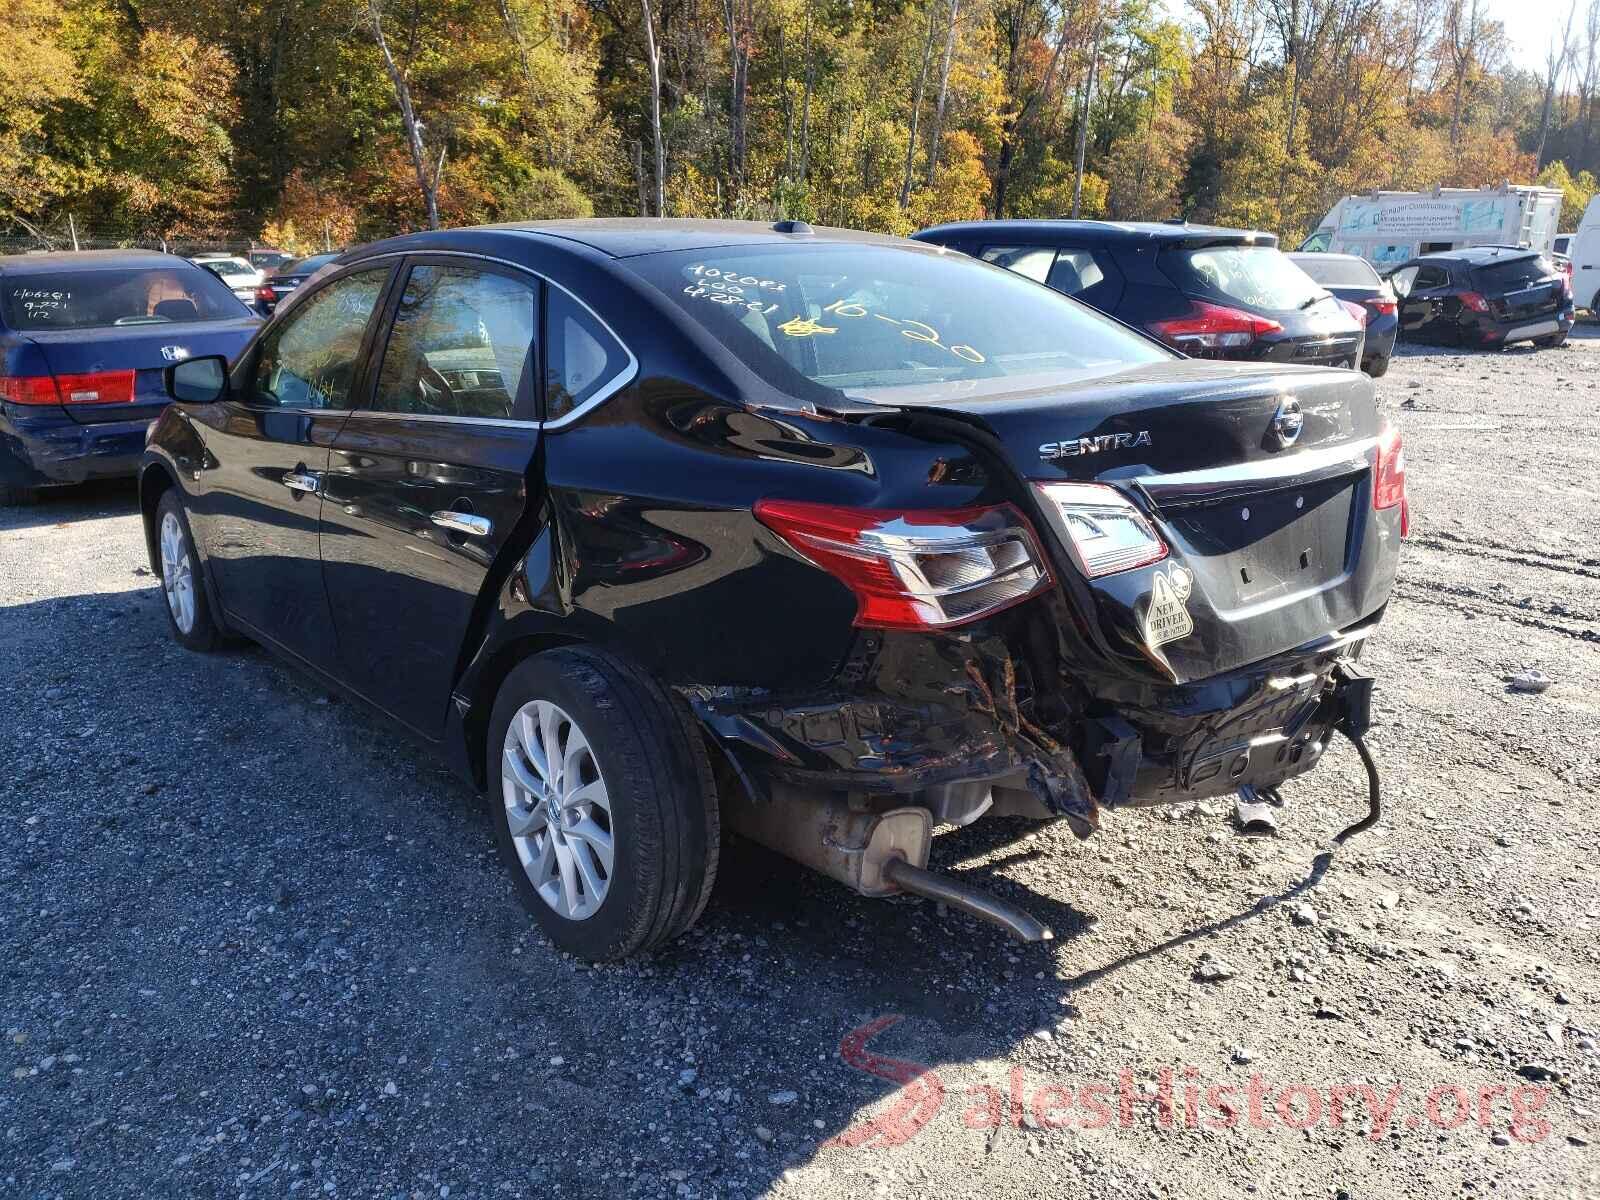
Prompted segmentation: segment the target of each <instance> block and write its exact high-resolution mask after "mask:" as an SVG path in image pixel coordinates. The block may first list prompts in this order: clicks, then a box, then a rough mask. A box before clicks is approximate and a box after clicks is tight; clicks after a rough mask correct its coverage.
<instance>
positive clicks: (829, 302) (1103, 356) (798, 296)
mask: <svg viewBox="0 0 1600 1200" xmlns="http://www.w3.org/2000/svg"><path fill="white" fill-rule="evenodd" d="M624 262H625V264H626V265H627V266H629V267H631V268H632V269H633V270H635V271H637V272H638V273H639V274H640V275H641V276H643V277H644V278H645V280H646V281H648V282H649V283H650V284H651V285H652V286H654V287H655V288H656V289H657V290H658V291H660V292H661V293H662V295H664V296H665V297H666V298H667V299H668V301H670V302H671V303H672V304H673V305H674V306H675V307H676V308H677V309H678V310H679V311H681V312H682V313H683V314H684V315H685V316H686V317H688V318H689V319H690V320H691V321H693V322H694V323H695V324H696V325H698V326H699V327H701V328H702V329H704V330H705V331H706V332H707V333H709V334H711V335H712V336H713V337H714V338H716V339H717V340H718V341H719V342H721V343H722V344H723V345H724V346H725V347H726V348H727V349H728V350H729V351H731V352H732V353H733V354H734V355H735V356H736V357H738V358H739V359H741V360H742V361H743V362H744V363H745V364H746V365H748V366H749V367H750V368H751V369H752V370H754V371H755V372H756V374H757V375H759V376H761V377H762V379H763V380H764V381H765V382H767V383H769V384H770V385H772V386H773V387H775V388H776V389H778V390H779V391H781V392H784V393H785V394H787V395H790V396H794V397H797V398H800V399H815V400H817V401H819V402H826V400H827V396H828V394H832V395H835V396H836V395H838V394H840V393H843V394H846V395H849V396H854V397H857V398H859V399H864V400H869V401H876V402H882V403H894V404H900V403H930V404H931V403H940V402H942V401H946V400H954V399H963V400H972V399H981V398H983V397H985V396H990V395H998V394H1002V393H1006V392H1015V391H1018V390H1021V389H1023V388H1028V387H1048V386H1052V385H1056V384H1060V383H1062V382H1065V381H1068V380H1073V379H1081V378H1085V377H1093V376H1096V375H1106V374H1111V373H1112V372H1115V371H1119V370H1122V369H1124V368H1127V367H1130V366H1134V365H1136V364H1140V363H1149V362H1159V361H1162V360H1165V359H1167V358H1169V357H1171V355H1170V354H1169V353H1168V352H1167V351H1166V350H1164V349H1162V348H1160V347H1159V346H1157V345H1156V344H1155V343H1153V342H1151V341H1149V340H1147V339H1145V338H1143V337H1141V336H1139V335H1138V334H1135V333H1133V332H1132V331H1130V330H1128V329H1126V328H1124V327H1123V326H1121V325H1118V324H1117V323H1116V322H1114V321H1111V320H1109V319H1107V318H1105V317H1102V316H1099V315H1098V314H1096V313H1094V312H1092V311H1091V310H1089V309H1087V308H1085V307H1083V306H1082V305H1080V304H1077V303H1075V302H1074V301H1071V300H1068V299H1067V298H1066V297H1064V296H1062V295H1060V294H1058V293H1056V292H1054V291H1052V290H1050V289H1049V288H1045V287H1040V286H1039V284H1038V283H1035V282H1030V281H1029V280H1028V279H1025V278H1023V277H1021V276H1020V275H1018V274H1016V273H1014V272H1012V271H1009V270H996V269H995V268H993V267H990V266H985V265H984V264H982V263H980V262H977V261H976V260H974V259H971V258H968V257H967V256H966V255H961V254H954V253H944V254H939V253H931V252H927V251H921V250H912V249H909V248H902V247H898V246H886V245H871V244H866V245H816V246H804V245H801V246H760V247H753V248H735V249H726V250H721V249H719V250H704V251H686V252H672V253H662V254H649V255H641V256H638V257H636V258H632V259H626V260H624ZM818 389H822V392H821V393H819V392H818Z"/></svg>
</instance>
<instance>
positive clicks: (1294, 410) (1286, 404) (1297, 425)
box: [1272, 396, 1306, 449]
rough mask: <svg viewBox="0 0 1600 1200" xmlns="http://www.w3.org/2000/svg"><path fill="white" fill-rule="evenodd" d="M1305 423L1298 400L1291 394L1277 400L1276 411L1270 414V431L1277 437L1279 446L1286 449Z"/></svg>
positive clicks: (1295, 439)
mask: <svg viewBox="0 0 1600 1200" xmlns="http://www.w3.org/2000/svg"><path fill="white" fill-rule="evenodd" d="M1305 423H1306V419H1305V417H1304V415H1303V414H1302V413H1301V412H1300V401H1298V400H1296V399H1295V398H1294V397H1293V396H1285V397H1284V398H1283V399H1282V400H1279V401H1278V411H1277V412H1275V413H1273V414H1272V432H1273V433H1274V434H1275V435H1276V436H1277V438H1278V445H1279V447H1280V448H1284V449H1287V448H1288V447H1290V446H1292V445H1294V444H1295V442H1296V441H1297V440H1298V439H1299V437H1300V430H1301V429H1302V428H1304V426H1305Z"/></svg>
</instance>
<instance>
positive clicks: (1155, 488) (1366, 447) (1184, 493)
mask: <svg viewBox="0 0 1600 1200" xmlns="http://www.w3.org/2000/svg"><path fill="white" fill-rule="evenodd" d="M1377 444H1378V439H1377V438H1375V437H1370V438H1362V439H1361V440H1360V441H1356V442H1345V443H1343V444H1342V445H1338V446H1331V447H1328V448H1327V449H1324V450H1307V451H1303V452H1301V453H1299V454H1287V455H1283V456H1281V457H1278V458H1271V459H1267V460H1265V461H1256V462H1246V463H1235V464H1231V465H1229V466H1225V467H1208V468H1206V469H1204V470H1200V471H1180V472H1175V473H1173V474H1169V475H1137V476H1134V477H1132V478H1130V479H1123V480H1118V481H1117V482H1119V483H1124V484H1127V485H1130V486H1132V487H1135V488H1137V489H1138V490H1139V491H1140V492H1141V493H1142V494H1143V495H1144V497H1145V499H1146V500H1148V501H1149V502H1150V503H1151V504H1152V505H1154V506H1155V507H1156V508H1157V509H1160V510H1163V511H1170V510H1172V509H1177V508H1192V507H1195V506H1197V505H1202V504H1215V503H1217V502H1219V501H1223V500H1233V499H1236V498H1240V497H1244V496H1256V495H1260V494H1262V493H1263V492H1274V491H1278V490H1280V489H1282V488H1289V487H1310V486H1312V485H1313V484H1317V483H1322V482H1325V481H1327V480H1330V479H1339V478H1342V477H1344V476H1347V475H1361V474H1365V473H1367V472H1369V471H1371V470H1372V459H1371V457H1370V455H1371V453H1372V451H1373V449H1374V447H1376V446H1377Z"/></svg>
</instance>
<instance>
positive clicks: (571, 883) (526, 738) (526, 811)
mask: <svg viewBox="0 0 1600 1200" xmlns="http://www.w3.org/2000/svg"><path fill="white" fill-rule="evenodd" d="M500 783H501V792H502V794H503V796H504V799H505V806H506V825H507V827H508V828H509V830H510V833H511V841H512V844H513V845H514V846H515V847H516V851H517V857H518V859H520V860H521V862H522V869H523V870H524V871H526V872H527V874H528V878H529V880H531V881H532V883H533V887H534V890H535V891H536V892H538V893H539V896H540V898H541V899H543V900H544V902H545V903H546V904H548V905H549V906H550V907H551V908H552V909H554V910H555V911H556V912H557V913H559V914H560V915H561V916H563V917H565V918H567V919H568V920H569V921H581V920H583V919H585V918H586V917H591V916H593V915H594V914H595V912H597V911H598V910H599V908H600V905H601V904H602V903H604V902H605V898H606V893H607V892H608V891H609V890H610V887H611V880H612V873H613V863H614V862H615V855H614V852H613V844H612V824H611V797H610V794H609V793H608V792H607V791H606V784H605V780H604V778H603V777H602V776H601V773H600V763H599V760H598V759H596V758H595V754H594V750H593V749H592V748H591V747H590V745H589V739H588V738H587V737H586V736H585V735H584V732H583V730H582V729H580V728H579V727H578V724H577V722H576V721H574V720H573V719H572V718H571V717H570V716H568V715H567V713H566V712H565V711H564V710H562V709H561V708H558V707H557V706H556V705H554V704H551V703H550V702H549V701H548V700H530V701H529V702H528V703H527V704H524V705H523V706H522V707H521V708H519V709H518V710H517V713H516V715H515V716H514V717H512V719H511V727H510V728H509V729H507V730H506V744H505V749H504V753H503V754H502V755H501V759H500Z"/></svg>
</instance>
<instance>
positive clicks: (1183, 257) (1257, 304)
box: [1157, 246, 1326, 312]
mask: <svg viewBox="0 0 1600 1200" xmlns="http://www.w3.org/2000/svg"><path fill="white" fill-rule="evenodd" d="M1157 261H1158V262H1159V263H1160V264H1161V266H1162V267H1163V268H1164V269H1165V271H1166V273H1167V277H1168V278H1169V279H1171V280H1172V282H1173V283H1175V284H1177V285H1178V287H1179V289H1180V290H1182V291H1185V292H1189V293H1191V294H1195V295H1201V296H1206V297H1212V298H1215V299H1218V300H1221V301H1224V302H1228V301H1232V302H1233V303H1235V304H1243V305H1245V306H1246V307H1248V308H1259V309H1265V310H1266V311H1268V312H1290V311H1293V310H1295V309H1300V308H1309V307H1310V306H1311V305H1312V304H1313V303H1314V302H1315V301H1317V300H1320V299H1321V298H1322V297H1323V296H1324V295H1326V293H1325V292H1324V291H1323V290H1322V288H1321V287H1320V286H1319V285H1318V284H1317V283H1315V282H1314V281H1313V280H1312V278H1311V276H1309V275H1307V274H1306V273H1305V272H1304V271H1302V270H1301V269H1300V268H1299V267H1297V266H1295V265H1294V263H1292V262H1290V261H1289V256H1288V255H1286V254H1284V253H1283V251H1281V250H1279V249H1277V248H1276V247H1273V246H1205V247H1202V248H1200V249H1197V250H1190V249H1177V250H1167V251H1163V252H1162V254H1161V255H1160V257H1159V258H1158V260H1157Z"/></svg>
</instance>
